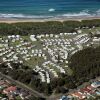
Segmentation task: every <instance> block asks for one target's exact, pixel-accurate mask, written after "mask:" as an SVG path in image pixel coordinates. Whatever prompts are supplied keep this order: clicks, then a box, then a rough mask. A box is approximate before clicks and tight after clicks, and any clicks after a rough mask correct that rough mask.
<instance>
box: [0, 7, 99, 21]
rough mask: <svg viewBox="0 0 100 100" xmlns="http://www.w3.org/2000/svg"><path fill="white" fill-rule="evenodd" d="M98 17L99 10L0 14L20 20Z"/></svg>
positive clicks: (0, 15)
mask: <svg viewBox="0 0 100 100" xmlns="http://www.w3.org/2000/svg"><path fill="white" fill-rule="evenodd" d="M49 11H55V9H49ZM96 16H97V17H98V16H99V17H100V9H99V10H97V11H95V12H93V13H90V12H89V11H88V10H84V11H81V12H79V13H65V14H56V11H55V15H50V14H49V15H43V16H42V15H26V14H4V13H0V18H20V19H21V18H22V19H48V18H62V17H65V18H73V17H96Z"/></svg>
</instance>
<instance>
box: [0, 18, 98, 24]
mask: <svg viewBox="0 0 100 100" xmlns="http://www.w3.org/2000/svg"><path fill="white" fill-rule="evenodd" d="M93 19H100V17H73V18H66V17H65V18H50V19H27V18H26V19H25V18H24V19H17V18H0V23H19V22H46V21H60V22H63V21H82V20H93Z"/></svg>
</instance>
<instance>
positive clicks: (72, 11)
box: [0, 0, 100, 18]
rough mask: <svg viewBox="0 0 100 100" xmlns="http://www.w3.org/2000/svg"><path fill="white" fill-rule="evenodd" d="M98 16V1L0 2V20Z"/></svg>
mask: <svg viewBox="0 0 100 100" xmlns="http://www.w3.org/2000/svg"><path fill="white" fill-rule="evenodd" d="M77 16H100V0H0V17H2V18H11V17H13V18H49V17H50V18H51V17H77Z"/></svg>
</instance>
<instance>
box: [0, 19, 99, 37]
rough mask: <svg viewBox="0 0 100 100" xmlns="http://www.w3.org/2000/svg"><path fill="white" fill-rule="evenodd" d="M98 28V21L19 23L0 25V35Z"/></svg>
mask: <svg viewBox="0 0 100 100" xmlns="http://www.w3.org/2000/svg"><path fill="white" fill-rule="evenodd" d="M93 26H95V27H99V26H100V19H94V20H82V21H81V22H80V21H64V22H58V21H49V22H20V23H12V24H7V23H0V34H1V35H11V34H20V35H30V34H59V33H61V32H74V31H76V29H77V28H80V29H81V28H85V27H86V28H92V27H93Z"/></svg>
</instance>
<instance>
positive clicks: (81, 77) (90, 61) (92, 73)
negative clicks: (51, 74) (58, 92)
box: [69, 47, 100, 86]
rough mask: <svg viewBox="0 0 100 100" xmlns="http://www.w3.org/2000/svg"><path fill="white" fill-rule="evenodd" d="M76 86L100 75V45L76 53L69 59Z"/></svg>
mask: <svg viewBox="0 0 100 100" xmlns="http://www.w3.org/2000/svg"><path fill="white" fill-rule="evenodd" d="M69 67H70V68H71V69H72V70H73V81H74V83H75V84H76V86H79V85H80V84H82V83H83V82H87V81H89V80H90V79H94V78H96V77H97V76H100V47H97V48H92V47H89V48H86V49H84V50H81V51H79V52H77V53H75V54H74V55H73V56H72V57H71V59H70V60H69Z"/></svg>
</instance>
